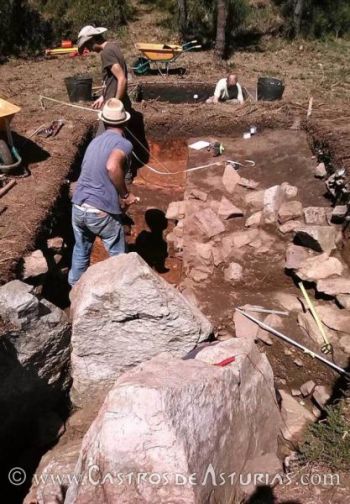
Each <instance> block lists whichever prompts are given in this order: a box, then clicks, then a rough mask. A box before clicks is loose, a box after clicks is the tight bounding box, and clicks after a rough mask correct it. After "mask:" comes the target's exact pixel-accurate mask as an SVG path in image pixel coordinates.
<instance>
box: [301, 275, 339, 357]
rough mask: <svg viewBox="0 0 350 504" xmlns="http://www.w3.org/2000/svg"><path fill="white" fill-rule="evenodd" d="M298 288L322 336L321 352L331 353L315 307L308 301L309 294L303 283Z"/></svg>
mask: <svg viewBox="0 0 350 504" xmlns="http://www.w3.org/2000/svg"><path fill="white" fill-rule="evenodd" d="M299 287H300V290H301V292H302V293H303V296H304V298H305V301H306V303H307V305H308V307H309V309H310V311H311V313H312V316H313V317H314V319H315V322H316V324H317V327H318V329H319V331H320V333H321V336H322V338H323V340H324V342H325V346H324V347H322V351H323V352H324V353H329V352H331V351H332V345H331V343H330V342H329V339H328V337H327V334H326V331H325V330H324V327H323V324H322V322H321V320H320V317H319V316H318V313H317V311H316V308H315V307H314V305H313V304H312V302H311V299H310V297H309V294H308V293H307V292H306V289H305V287H304V284H303V282H299Z"/></svg>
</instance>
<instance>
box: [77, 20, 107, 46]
mask: <svg viewBox="0 0 350 504" xmlns="http://www.w3.org/2000/svg"><path fill="white" fill-rule="evenodd" d="M106 31H107V28H102V26H101V27H99V28H95V27H94V26H90V25H88V26H84V28H82V29H81V30H80V32H79V34H78V41H77V46H78V51H79V53H81V52H82V51H83V49H84V46H85V44H86V42H88V41H89V40H91V39H92V38H93V37H95V36H96V35H101V34H102V33H104V32H106Z"/></svg>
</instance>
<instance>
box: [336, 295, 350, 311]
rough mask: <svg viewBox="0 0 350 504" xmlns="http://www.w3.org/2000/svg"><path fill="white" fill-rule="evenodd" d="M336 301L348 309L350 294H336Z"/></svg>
mask: <svg viewBox="0 0 350 504" xmlns="http://www.w3.org/2000/svg"><path fill="white" fill-rule="evenodd" d="M337 301H338V303H339V304H340V306H341V307H342V308H345V309H346V310H350V294H338V296H337Z"/></svg>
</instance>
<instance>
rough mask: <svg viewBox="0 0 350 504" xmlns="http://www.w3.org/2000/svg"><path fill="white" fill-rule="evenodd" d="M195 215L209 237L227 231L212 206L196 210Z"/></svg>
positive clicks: (198, 224)
mask: <svg viewBox="0 0 350 504" xmlns="http://www.w3.org/2000/svg"><path fill="white" fill-rule="evenodd" d="M193 217H194V219H195V222H196V223H197V226H198V228H199V229H200V231H201V232H202V233H203V234H204V235H205V236H207V237H208V238H212V237H213V236H216V235H218V234H220V233H223V232H224V231H225V226H224V224H223V223H222V222H221V220H220V219H219V217H218V216H217V215H216V214H215V213H214V212H213V210H212V209H211V208H206V209H205V210H201V211H199V212H196V213H195V214H194V216H193Z"/></svg>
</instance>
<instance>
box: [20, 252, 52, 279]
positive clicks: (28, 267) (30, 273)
mask: <svg viewBox="0 0 350 504" xmlns="http://www.w3.org/2000/svg"><path fill="white" fill-rule="evenodd" d="M48 271H49V268H48V266H47V262H46V259H45V257H44V254H43V253H42V251H41V250H34V252H32V253H31V254H30V255H29V256H26V257H25V258H24V267H23V280H27V279H28V278H36V277H40V276H42V275H45V274H46V273H47V272H48Z"/></svg>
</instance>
